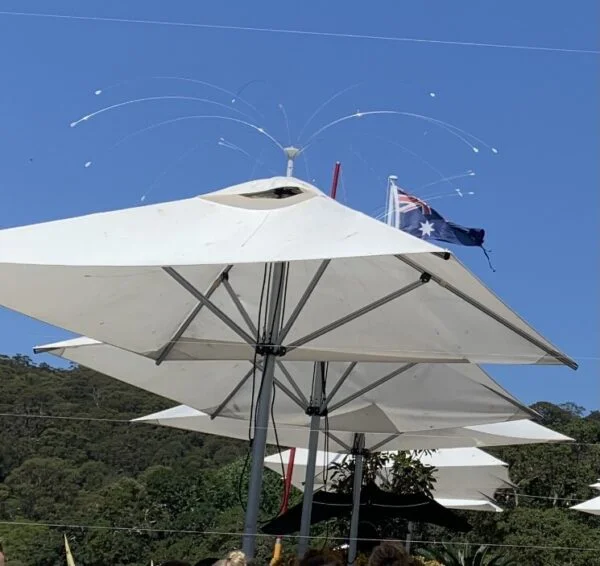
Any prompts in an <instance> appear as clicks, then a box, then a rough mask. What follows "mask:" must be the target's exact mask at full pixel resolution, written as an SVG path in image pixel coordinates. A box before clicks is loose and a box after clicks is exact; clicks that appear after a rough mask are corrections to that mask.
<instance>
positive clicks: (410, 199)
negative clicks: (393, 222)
mask: <svg viewBox="0 0 600 566" xmlns="http://www.w3.org/2000/svg"><path fill="white" fill-rule="evenodd" d="M396 190H397V193H396V194H397V199H398V211H399V212H402V213H404V212H410V211H411V210H415V209H417V208H420V209H421V214H423V216H431V207H430V206H429V205H428V204H427V203H426V202H425V201H424V200H421V199H420V198H418V197H416V196H414V195H409V194H408V193H405V192H404V191H403V190H402V189H400V188H396Z"/></svg>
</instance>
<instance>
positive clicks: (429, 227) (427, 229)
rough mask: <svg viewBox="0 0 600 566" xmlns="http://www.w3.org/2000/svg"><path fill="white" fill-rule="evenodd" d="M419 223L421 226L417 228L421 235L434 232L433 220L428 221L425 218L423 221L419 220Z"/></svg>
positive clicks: (428, 234)
mask: <svg viewBox="0 0 600 566" xmlns="http://www.w3.org/2000/svg"><path fill="white" fill-rule="evenodd" d="M420 224H421V227H420V228H419V230H421V237H424V236H431V234H432V233H433V232H435V228H434V226H433V222H429V220H426V221H425V222H420Z"/></svg>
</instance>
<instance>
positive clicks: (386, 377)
mask: <svg viewBox="0 0 600 566" xmlns="http://www.w3.org/2000/svg"><path fill="white" fill-rule="evenodd" d="M416 365H417V364H416V363H414V362H411V363H410V364H405V365H403V366H401V367H399V368H397V369H395V370H394V371H392V372H390V373H388V374H387V375H384V376H383V377H381V378H379V379H378V380H377V381H374V382H373V383H370V384H369V385H367V386H366V387H363V388H362V389H360V390H359V391H357V392H356V393H353V394H352V395H348V397H345V398H344V399H342V400H341V401H338V402H337V403H335V404H334V405H332V406H331V407H329V408H328V410H329V411H335V410H336V409H339V408H340V407H343V406H344V405H347V404H348V403H350V402H352V401H354V399H356V398H358V397H360V396H361V395H364V394H365V393H368V392H369V391H371V390H373V389H375V388H376V387H379V386H380V385H383V384H384V383H386V382H387V381H389V380H390V379H393V378H394V377H396V376H398V375H400V374H402V373H404V372H405V371H408V370H409V369H411V368H413V367H415V366H416Z"/></svg>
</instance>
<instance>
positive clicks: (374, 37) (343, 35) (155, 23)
mask: <svg viewBox="0 0 600 566" xmlns="http://www.w3.org/2000/svg"><path fill="white" fill-rule="evenodd" d="M0 16H13V17H30V18H47V19H56V20H72V21H90V22H105V23H120V24H140V25H147V26H170V27H181V28H196V29H212V30H220V31H245V32H256V33H271V34H279V35H300V36H307V37H329V38H335V39H360V40H368V41H382V42H394V43H419V44H430V45H447V46H450V45H451V46H458V47H486V48H493V49H512V50H518V51H541V52H550V53H570V54H580V55H600V51H599V50H596V49H578V48H570V47H550V46H541V45H517V44H508V43H485V42H476V41H454V40H443V39H430V38H422V37H400V36H384V35H367V34H359V33H343V32H331V31H313V30H300V29H284V28H267V27H264V28H263V27H255V26H236V25H228V24H201V23H195V22H178V21H167V20H148V19H139V18H138V19H133V18H116V17H100V16H76V15H71V14H56V13H49V12H17V11H8V10H3V11H0Z"/></svg>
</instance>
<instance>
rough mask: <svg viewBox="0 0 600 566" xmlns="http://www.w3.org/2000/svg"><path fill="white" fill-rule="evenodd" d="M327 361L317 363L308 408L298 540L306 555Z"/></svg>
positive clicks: (299, 552) (299, 553) (301, 554)
mask: <svg viewBox="0 0 600 566" xmlns="http://www.w3.org/2000/svg"><path fill="white" fill-rule="evenodd" d="M325 372H326V365H325V362H317V363H316V364H315V375H314V378H313V386H312V395H311V402H310V405H309V407H308V409H307V410H306V414H307V415H310V433H309V437H308V455H307V462H306V474H305V477H304V498H303V499H302V518H301V519H300V539H299V541H298V556H299V557H302V556H304V553H305V552H306V551H307V549H308V547H309V543H310V538H309V536H310V519H311V513H312V504H313V493H314V491H315V470H316V464H317V451H318V448H319V430H320V427H321V414H322V412H323V401H324V389H325V388H324V383H325Z"/></svg>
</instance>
